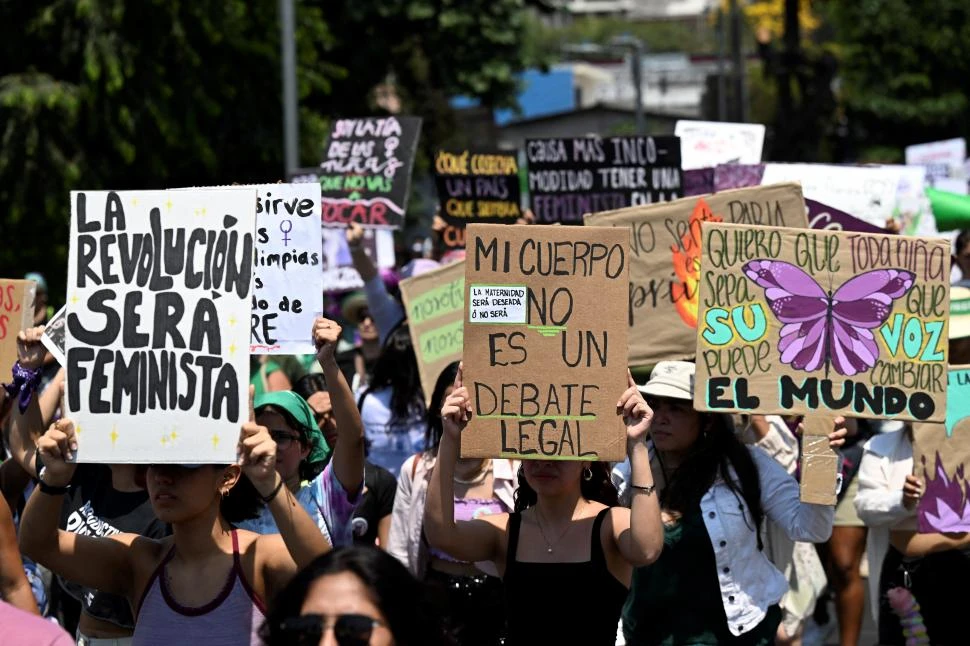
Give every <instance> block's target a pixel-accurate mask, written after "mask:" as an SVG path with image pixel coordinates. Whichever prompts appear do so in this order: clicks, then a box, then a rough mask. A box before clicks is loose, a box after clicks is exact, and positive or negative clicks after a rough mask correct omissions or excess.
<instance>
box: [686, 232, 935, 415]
mask: <svg viewBox="0 0 970 646" xmlns="http://www.w3.org/2000/svg"><path fill="white" fill-rule="evenodd" d="M701 234H702V239H703V243H702V245H701V247H702V259H701V274H702V279H701V281H700V298H699V310H698V326H697V333H698V334H697V383H698V384H701V385H702V387H701V388H698V389H697V390H696V391H695V396H694V407H695V408H697V409H698V410H710V411H718V412H742V413H768V414H770V413H777V414H795V415H797V414H808V415H810V414H823V415H829V416H833V417H834V416H837V415H846V416H849V417H868V418H875V419H904V420H917V421H942V420H943V418H944V416H945V414H946V408H945V407H946V374H945V373H946V365H947V328H948V320H949V276H950V251H949V244H948V242H947V241H945V240H941V239H937V238H930V239H924V238H910V237H904V236H888V235H872V234H864V233H849V232H838V231H819V230H802V231H799V230H794V229H780V228H769V227H755V226H747V225H732V224H723V223H714V222H707V223H705V224H704V225H703V227H702V229H701Z"/></svg>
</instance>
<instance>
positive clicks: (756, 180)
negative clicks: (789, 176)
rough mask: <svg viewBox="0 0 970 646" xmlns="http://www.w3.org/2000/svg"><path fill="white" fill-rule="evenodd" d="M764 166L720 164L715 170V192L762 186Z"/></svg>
mask: <svg viewBox="0 0 970 646" xmlns="http://www.w3.org/2000/svg"><path fill="white" fill-rule="evenodd" d="M764 174H765V165H764V164H718V166H717V168H715V169H714V190H715V191H726V190H728V189H729V188H746V187H748V186H761V176H762V175H764Z"/></svg>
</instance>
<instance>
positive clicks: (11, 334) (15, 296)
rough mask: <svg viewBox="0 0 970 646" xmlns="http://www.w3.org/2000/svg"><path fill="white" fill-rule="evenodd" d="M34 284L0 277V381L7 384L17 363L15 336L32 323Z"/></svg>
mask: <svg viewBox="0 0 970 646" xmlns="http://www.w3.org/2000/svg"><path fill="white" fill-rule="evenodd" d="M36 292H37V283H35V282H34V281H32V280H17V279H13V278H0V381H2V382H3V383H7V382H9V381H10V374H11V373H10V371H11V370H12V369H13V364H14V363H15V362H16V361H17V335H18V334H20V331H21V330H26V329H27V328H29V327H30V326H31V325H33V322H34V296H35V294H36Z"/></svg>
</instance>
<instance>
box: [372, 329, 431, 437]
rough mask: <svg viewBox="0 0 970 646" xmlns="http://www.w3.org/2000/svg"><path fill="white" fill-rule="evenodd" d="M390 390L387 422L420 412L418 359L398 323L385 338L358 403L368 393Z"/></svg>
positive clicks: (405, 418)
mask: <svg viewBox="0 0 970 646" xmlns="http://www.w3.org/2000/svg"><path fill="white" fill-rule="evenodd" d="M381 388H392V389H393V390H392V392H391V423H394V422H398V421H404V420H407V419H409V418H410V417H411V416H412V415H413V414H414V411H415V408H417V409H418V410H423V409H424V391H423V390H421V374H420V373H419V372H418V359H417V357H415V355H414V346H413V345H411V332H410V329H409V328H408V324H407V323H406V322H402V323H401V324H400V325H398V326H397V327H396V328H394V329H393V330H392V331H391V333H390V334H388V335H387V340H386V341H384V347H383V348H381V354H380V356H379V357H377V362H376V363H375V364H374V373H373V376H372V377H371V381H370V384H369V385H368V387H367V390H366V391H364V394H363V395H361V397H360V401H361V402H363V401H364V398H365V397H366V396H367V395H368V394H369V393H370V392H371V391H372V390H379V389H381Z"/></svg>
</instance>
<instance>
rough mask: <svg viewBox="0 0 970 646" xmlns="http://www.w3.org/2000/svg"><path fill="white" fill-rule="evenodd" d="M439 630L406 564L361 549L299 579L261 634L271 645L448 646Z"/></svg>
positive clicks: (329, 559)
mask: <svg viewBox="0 0 970 646" xmlns="http://www.w3.org/2000/svg"><path fill="white" fill-rule="evenodd" d="M439 626H440V622H439V620H438V617H436V616H434V614H433V613H432V612H431V610H430V606H429V605H428V603H427V602H426V600H425V590H424V588H423V586H422V585H421V584H420V583H419V582H418V581H417V580H415V578H414V577H412V576H411V575H410V574H409V573H408V571H407V570H406V569H405V568H404V566H403V565H401V564H400V563H398V562H397V560H396V559H395V558H394V557H393V556H390V555H388V554H387V553H385V552H382V551H380V550H377V549H374V548H372V547H355V548H343V549H338V550H334V551H333V552H330V553H329V554H326V555H324V556H321V557H320V558H318V559H317V560H316V561H314V562H313V563H311V564H310V565H309V566H308V567H306V568H305V569H303V570H302V571H301V572H300V573H299V574H297V575H296V576H295V577H294V578H293V580H292V581H291V582H290V584H289V585H288V586H286V588H285V589H284V590H283V591H282V592H281V593H280V594H279V595H278V596H277V597H276V598H275V599H274V600H273V603H272V604H271V605H270V611H269V615H268V616H267V617H266V623H265V624H264V625H263V628H262V630H261V631H260V634H261V635H262V636H263V639H264V640H265V643H266V644H267V646H317V645H323V644H336V645H337V646H436V645H439V644H444V643H445V642H444V640H443V637H442V633H441V630H440V628H439ZM331 631H332V632H333V638H332V640H331V639H328V635H329V633H330V632H331Z"/></svg>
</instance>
